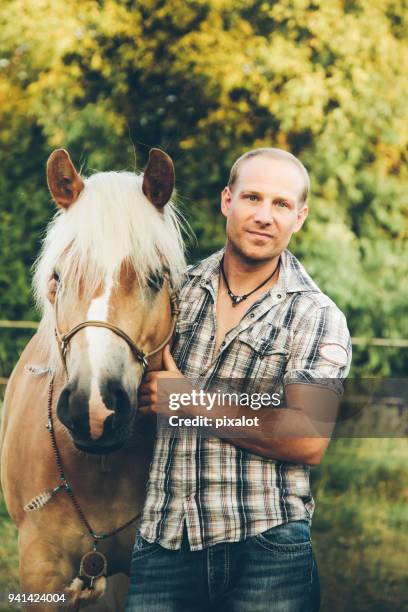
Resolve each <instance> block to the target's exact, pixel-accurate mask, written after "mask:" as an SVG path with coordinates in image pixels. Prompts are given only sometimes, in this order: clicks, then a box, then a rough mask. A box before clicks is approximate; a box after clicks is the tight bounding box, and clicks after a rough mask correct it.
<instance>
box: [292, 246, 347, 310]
mask: <svg viewBox="0 0 408 612" xmlns="http://www.w3.org/2000/svg"><path fill="white" fill-rule="evenodd" d="M283 258H284V267H285V274H286V290H287V292H288V294H291V293H293V294H297V295H299V296H300V297H301V300H302V302H303V303H304V305H305V307H306V308H307V309H311V310H316V309H320V308H330V309H333V310H338V311H339V312H341V311H340V309H339V307H338V306H337V304H336V303H335V302H334V301H333V300H332V299H331V298H330V297H329V296H328V295H327V294H326V293H324V292H323V291H322V290H321V289H320V287H319V286H318V284H317V283H316V281H315V280H314V279H313V278H312V277H311V275H310V274H309V272H307V270H306V268H305V267H304V266H303V264H301V263H300V261H299V260H298V259H297V257H295V256H294V255H293V253H291V252H290V251H288V250H286V251H284V253H283Z"/></svg>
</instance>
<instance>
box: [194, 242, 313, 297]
mask: <svg viewBox="0 0 408 612" xmlns="http://www.w3.org/2000/svg"><path fill="white" fill-rule="evenodd" d="M224 250H225V249H221V250H220V251H217V252H216V253H214V254H213V255H210V256H209V257H207V258H206V259H203V260H202V261H200V262H198V263H197V264H195V265H193V266H191V268H190V269H189V270H188V271H187V274H188V275H189V276H201V284H202V285H205V284H208V283H211V284H212V285H213V286H216V284H217V282H218V276H219V273H220V261H221V258H222V256H223V254H224ZM277 285H279V290H280V291H284V292H286V293H300V292H310V291H311V292H318V293H321V291H320V289H319V287H318V286H317V285H316V283H315V282H314V281H313V280H312V278H311V277H310V276H309V274H308V273H307V272H306V270H305V268H304V267H303V266H302V264H301V263H300V262H299V261H298V259H297V258H296V257H295V256H294V255H292V253H291V252H290V251H287V250H285V251H283V253H282V255H281V265H280V272H279V281H278V283H277ZM277 285H275V287H277Z"/></svg>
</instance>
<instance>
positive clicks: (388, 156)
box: [0, 0, 408, 612]
mask: <svg viewBox="0 0 408 612" xmlns="http://www.w3.org/2000/svg"><path fill="white" fill-rule="evenodd" d="M407 33H408V2H407V1H406V0H342V1H340V0H329V1H324V0H315V1H313V2H312V1H308V0H284V1H279V2H273V1H268V2H265V1H262V0H234V1H227V0H171V1H170V0H145V1H144V2H141V3H139V2H136V1H135V0H126V1H125V0H116V1H109V0H98V1H97V0H92V1H90V0H71V1H70V2H66V0H52V1H51V0H36V1H35V2H34V1H33V0H3V1H2V3H1V5H0V240H1V251H0V319H9V320H10V319H11V320H24V319H25V320H36V319H38V313H37V312H36V311H35V309H34V306H33V301H32V297H31V289H30V283H31V266H32V264H33V261H34V259H35V257H36V255H37V254H38V251H39V248H40V244H41V239H42V237H43V235H44V229H45V227H46V224H47V222H48V221H49V220H50V218H51V216H52V214H53V211H54V207H53V204H52V203H51V200H50V196H49V194H48V192H47V189H46V181H45V171H44V169H45V163H46V160H47V157H48V156H49V154H50V152H51V150H52V149H53V148H56V147H65V148H67V149H68V150H69V151H70V153H71V156H72V158H73V160H74V162H75V163H76V165H77V167H78V168H81V171H82V173H83V174H85V175H86V174H90V173H92V172H94V171H98V170H111V169H116V170H119V169H128V170H129V169H135V168H136V169H139V170H142V168H143V166H144V164H145V162H146V159H147V155H148V151H149V148H151V147H153V146H158V147H161V148H163V149H165V150H166V151H167V152H168V153H169V154H170V155H171V156H172V157H173V159H174V162H175V167H176V175H177V191H178V195H177V200H178V203H179V205H180V207H181V209H182V211H183V212H184V214H185V216H186V217H187V219H188V220H189V222H190V223H191V225H192V227H193V229H194V231H195V233H196V235H197V242H192V243H190V245H189V259H190V260H196V259H198V258H200V257H202V256H205V255H206V254H209V253H211V252H213V251H214V250H215V249H217V248H219V247H220V246H222V244H223V241H224V224H223V220H222V217H221V215H220V213H219V210H218V206H219V193H220V191H221V189H222V188H223V187H224V185H225V183H226V181H227V178H228V172H229V168H230V166H231V164H232V163H233V161H234V160H235V159H236V158H237V157H238V156H239V155H240V154H242V153H243V152H244V151H246V150H248V149H250V148H253V147H258V146H278V147H282V148H285V149H288V150H290V151H291V152H292V153H294V154H295V155H297V156H298V157H299V158H300V159H301V160H302V161H303V163H304V164H305V165H306V167H307V168H308V169H309V171H310V175H311V179H312V194H311V198H310V207H311V214H310V216H309V219H308V221H307V223H306V225H305V227H304V228H303V229H302V231H301V232H300V233H299V234H297V235H296V236H295V237H294V239H293V241H292V243H291V250H292V251H293V252H294V253H295V254H296V255H297V256H298V257H299V258H300V259H301V261H302V262H303V263H304V264H305V266H306V268H307V269H308V271H309V272H310V273H311V275H312V276H313V277H314V278H315V280H316V281H317V282H318V283H319V285H320V286H321V288H322V289H323V290H324V291H326V292H327V293H328V294H329V295H330V296H331V297H332V298H333V299H334V300H335V301H336V303H337V304H338V305H339V306H340V308H342V309H343V311H344V312H345V313H346V315H347V319H348V322H349V327H350V331H351V333H352V335H353V336H354V337H360V338H365V339H366V341H367V342H366V344H358V345H355V346H354V360H353V369H352V374H353V375H355V376H356V375H370V376H395V377H397V376H398V377H404V376H405V375H406V372H407V369H408V367H407V366H408V350H407V349H406V348H405V349H404V348H400V347H390V346H385V347H378V346H372V345H370V344H369V340H370V339H372V338H389V339H404V338H405V339H407V338H408V316H407V306H406V303H407V294H408V258H407V250H406V246H407V238H408V206H407V204H408V167H407V158H408V147H407V143H408V105H407V91H408V71H407V66H408V42H407V38H408V34H407ZM30 333H31V332H28V331H27V330H15V329H10V330H8V329H4V328H2V329H0V377H4V378H5V377H7V376H8V375H9V373H10V371H11V369H12V366H13V364H14V363H15V361H16V359H17V357H18V354H19V352H20V351H21V349H22V348H23V346H24V345H25V343H26V342H27V340H28V338H29V337H30ZM407 458H408V449H407V444H406V440H404V439H401V440H397V439H394V440H336V441H334V442H333V443H332V444H331V446H330V448H329V451H328V453H327V454H326V457H325V459H324V460H323V463H322V465H321V466H319V467H318V468H317V469H315V470H313V481H314V492H315V495H316V498H317V510H316V515H315V521H314V531H315V538H314V539H315V542H316V550H317V555H318V558H319V560H320V562H321V563H320V567H321V574H322V588H323V594H324V607H323V610H324V611H326V610H327V611H329V610H335V611H340V610H347V611H348V612H350V611H354V610H355V611H360V610H361V611H363V610H364V611H366V610H367V611H368V610H370V611H371V610H373V611H375V612H379V611H383V610H384V611H388V610H404V609H406V610H408V590H407V589H408V587H407V580H406V574H407V562H406V560H405V557H406V555H405V551H406V550H407V544H408V542H407V539H408V525H407V523H408V512H407V511H406V504H407V498H408V468H407ZM0 512H1V522H0V591H1V590H3V591H4V590H6V586H7V587H8V588H11V587H13V586H15V579H16V571H17V570H16V556H15V548H14V547H15V531H14V529H13V527H12V526H11V525H10V523H9V522H8V520H7V514H6V512H5V510H4V508H3V507H1V508H0ZM404 576H405V578H404Z"/></svg>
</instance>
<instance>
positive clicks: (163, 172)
mask: <svg viewBox="0 0 408 612" xmlns="http://www.w3.org/2000/svg"><path fill="white" fill-rule="evenodd" d="M142 189H143V193H144V194H145V196H146V197H147V199H148V200H150V202H151V203H152V204H154V205H155V206H156V208H158V209H161V208H163V207H164V206H165V204H167V202H168V201H169V200H170V198H171V194H172V193H173V189H174V166H173V162H172V161H171V158H170V157H169V156H168V155H167V154H166V153H164V151H161V150H160V149H151V150H150V152H149V161H148V162H147V166H146V168H145V171H144V177H143V186H142Z"/></svg>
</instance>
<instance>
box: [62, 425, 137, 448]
mask: <svg viewBox="0 0 408 612" xmlns="http://www.w3.org/2000/svg"><path fill="white" fill-rule="evenodd" d="M133 424H134V417H133V418H132V419H130V421H128V422H127V423H124V424H123V425H122V426H121V427H120V429H118V430H117V431H116V432H115V434H116V435H112V433H113V432H110V435H109V434H108V435H104V436H102V438H101V439H99V440H96V441H93V440H88V439H86V440H83V439H82V440H81V439H78V438H75V437H74V436H73V435H72V433H71V432H70V435H71V439H72V442H73V443H74V446H75V448H76V449H77V450H79V451H81V452H82V453H88V454H89V455H108V454H109V453H114V452H115V451H119V450H121V449H122V448H123V447H124V446H125V444H126V442H127V441H128V440H129V439H130V437H131V435H132V432H133Z"/></svg>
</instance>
